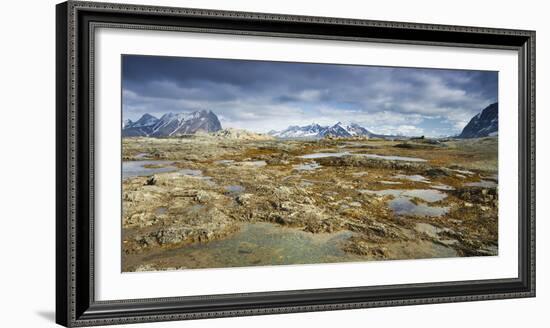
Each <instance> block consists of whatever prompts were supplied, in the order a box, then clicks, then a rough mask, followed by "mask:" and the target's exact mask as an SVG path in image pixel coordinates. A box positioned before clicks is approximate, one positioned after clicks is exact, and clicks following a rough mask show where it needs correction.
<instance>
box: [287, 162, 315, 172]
mask: <svg viewBox="0 0 550 328" xmlns="http://www.w3.org/2000/svg"><path fill="white" fill-rule="evenodd" d="M292 168H293V169H295V170H297V171H315V170H317V169H318V168H321V165H320V164H319V163H316V162H313V163H305V164H298V165H294V166H293V167H292Z"/></svg>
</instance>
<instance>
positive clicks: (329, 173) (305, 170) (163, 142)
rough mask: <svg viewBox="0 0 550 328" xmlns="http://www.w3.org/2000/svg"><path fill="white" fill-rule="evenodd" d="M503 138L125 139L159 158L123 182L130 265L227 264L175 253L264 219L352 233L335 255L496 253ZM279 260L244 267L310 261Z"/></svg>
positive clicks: (132, 157) (310, 230) (144, 156)
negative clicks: (498, 175)
mask: <svg viewBox="0 0 550 328" xmlns="http://www.w3.org/2000/svg"><path fill="white" fill-rule="evenodd" d="M403 144H407V146H403ZM497 146H498V145H497V141H496V138H480V139H468V140H448V141H444V142H439V141H437V142H434V141H433V140H431V141H430V140H418V141H407V142H403V141H388V140H372V139H371V140H368V139H357V138H356V139H353V138H348V139H321V140H314V141H300V140H272V139H265V138H264V139H262V140H254V138H250V137H249V136H247V139H246V140H240V139H235V138H232V139H228V138H223V136H214V137H212V136H208V135H203V136H195V137H190V138H183V137H181V138H144V137H139V138H124V139H123V159H124V160H125V161H127V162H128V163H129V162H132V163H135V162H137V161H145V160H147V163H148V164H147V165H144V166H143V168H142V169H143V171H144V172H143V173H142V174H141V173H140V172H139V170H138V171H137V173H136V174H135V175H134V176H129V177H126V178H124V180H123V195H122V200H123V202H122V204H123V217H122V227H123V271H148V270H149V271H150V270H166V269H173V268H176V269H178V268H196V267H220V263H218V262H217V260H216V258H215V257H209V259H208V260H205V259H195V260H193V256H188V258H187V257H184V256H178V255H177V254H178V253H177V252H176V251H175V250H178V249H185V248H186V247H192V248H193V249H196V252H199V251H200V247H201V246H200V245H207V244H209V243H212V242H215V241H224V240H228V239H231V238H235V236H236V235H238V234H239V231H241V230H242V227H243V225H244V224H256V223H269V224H273V225H274V227H281V228H285V229H295V230H296V231H299V232H300V234H301V233H302V232H305V233H307V234H311V235H312V236H315V235H319V236H320V235H321V234H326V235H327V236H330V235H331V234H337V233H341V232H349V233H350V236H349V237H346V238H345V239H344V240H339V241H338V245H337V247H338V248H339V249H340V250H341V251H342V252H344V253H345V254H348V255H349V257H347V255H346V256H344V255H342V254H340V253H338V252H336V251H335V252H336V253H335V254H339V255H335V256H332V257H330V258H327V262H339V261H340V260H339V257H338V256H340V257H341V258H342V261H344V260H345V261H349V260H387V259H408V258H431V257H453V256H486V255H497V254H498V189H497V188H496V186H497V183H498V180H497V178H496V172H497V148H498V147H497ZM413 159H418V160H413ZM154 161H159V162H158V163H159V164H155V163H156V162H154ZM156 169H163V171H162V172H156V171H155V170H156ZM437 214H439V215H437ZM307 234H306V235H303V236H302V235H300V236H301V237H300V238H306V237H307V236H308V235H307ZM241 243H242V242H241ZM261 243H262V242H261V239H260V241H259V242H258V244H254V245H252V246H250V247H249V248H250V249H261V248H262V245H261ZM237 249H238V247H237ZM170 250H172V251H170ZM229 251H231V250H228V252H229ZM234 251H235V252H238V250H234ZM252 252H254V251H252ZM266 252H267V251H266ZM164 253H166V254H168V253H170V256H169V257H168V256H166V257H164V256H163V254H164ZM197 254H199V253H197ZM200 254H203V253H200ZM242 254H248V253H241V255H242ZM266 254H267V253H266ZM258 256H259V255H258V254H256V257H258ZM277 256H278V257H277V259H279V258H281V259H280V260H273V259H270V258H268V256H264V257H259V260H257V259H255V260H254V261H256V262H257V264H254V263H256V262H254V261H252V260H251V261H250V263H248V262H243V263H242V265H266V264H281V263H282V264H287V263H308V262H307V260H308V259H303V260H301V259H295V258H293V257H292V256H289V255H288V254H283V253H281V254H278V255H277ZM285 257H287V258H288V259H285ZM236 261H238V260H236ZM293 261H294V262H293ZM311 263H316V262H311ZM236 265H239V263H238V262H237V263H236ZM222 266H223V265H222Z"/></svg>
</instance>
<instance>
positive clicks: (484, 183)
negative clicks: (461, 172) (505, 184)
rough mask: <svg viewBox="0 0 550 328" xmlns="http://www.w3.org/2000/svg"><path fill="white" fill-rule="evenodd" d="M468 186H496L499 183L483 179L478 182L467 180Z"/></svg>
mask: <svg viewBox="0 0 550 328" xmlns="http://www.w3.org/2000/svg"><path fill="white" fill-rule="evenodd" d="M464 185H465V186H468V187H483V188H496V187H497V186H498V184H497V183H496V182H494V181H491V180H481V181H478V182H467V183H465V184H464Z"/></svg>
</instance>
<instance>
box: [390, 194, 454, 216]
mask: <svg viewBox="0 0 550 328" xmlns="http://www.w3.org/2000/svg"><path fill="white" fill-rule="evenodd" d="M388 205H389V207H390V208H391V209H392V210H393V212H394V213H395V214H397V215H413V216H429V217H438V216H442V215H445V214H447V213H448V212H449V208H448V207H437V206H429V205H426V204H415V203H413V202H412V201H411V200H410V199H409V198H407V197H397V198H394V199H392V200H390V201H389V202H388Z"/></svg>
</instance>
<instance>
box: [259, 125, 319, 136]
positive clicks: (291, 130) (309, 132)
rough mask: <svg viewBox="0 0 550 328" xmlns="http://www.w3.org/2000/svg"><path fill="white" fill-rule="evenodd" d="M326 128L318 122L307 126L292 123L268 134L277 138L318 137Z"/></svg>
mask: <svg viewBox="0 0 550 328" xmlns="http://www.w3.org/2000/svg"><path fill="white" fill-rule="evenodd" d="M326 128H327V127H326V126H325V127H324V126H320V125H319V124H316V123H313V124H310V125H305V126H297V125H291V126H289V127H288V128H286V129H284V130H282V131H269V133H268V134H269V135H271V136H273V137H277V138H318V137H319V136H321V135H322V133H323V131H325V130H326Z"/></svg>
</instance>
